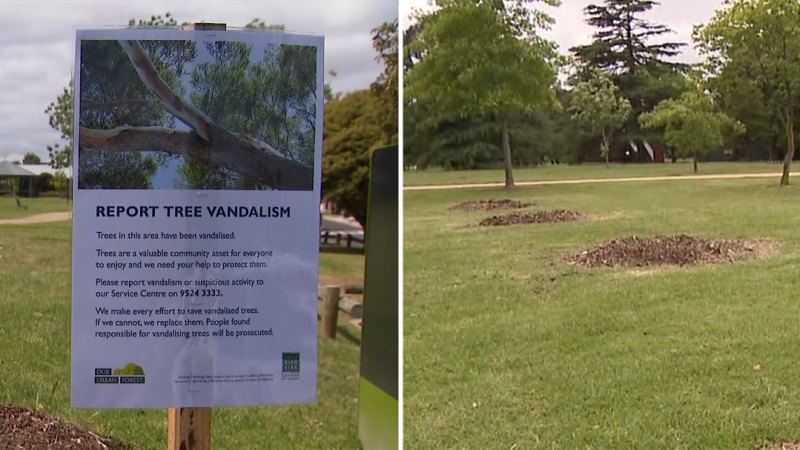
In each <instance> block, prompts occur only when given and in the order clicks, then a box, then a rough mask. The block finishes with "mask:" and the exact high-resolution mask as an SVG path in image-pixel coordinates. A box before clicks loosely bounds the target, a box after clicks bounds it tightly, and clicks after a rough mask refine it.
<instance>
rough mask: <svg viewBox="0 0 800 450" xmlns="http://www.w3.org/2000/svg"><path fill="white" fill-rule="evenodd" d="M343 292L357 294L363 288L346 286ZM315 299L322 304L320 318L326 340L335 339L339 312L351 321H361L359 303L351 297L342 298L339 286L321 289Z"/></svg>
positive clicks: (360, 306)
mask: <svg viewBox="0 0 800 450" xmlns="http://www.w3.org/2000/svg"><path fill="white" fill-rule="evenodd" d="M344 291H345V293H346V294H347V293H358V292H363V288H362V287H361V286H358V285H347V286H346V287H345V289H344ZM317 297H318V299H319V300H320V301H322V302H323V309H322V310H323V313H322V317H321V318H322V330H323V334H324V335H325V337H326V338H328V339H336V326H337V325H338V322H339V312H340V311H341V312H343V313H345V314H347V315H348V316H350V317H351V318H352V319H356V320H357V319H361V314H362V311H363V306H362V304H361V302H358V301H356V300H354V299H353V298H351V297H347V296H343V295H342V288H341V286H325V287H324V288H322V287H321V288H320V289H319V292H318V294H317Z"/></svg>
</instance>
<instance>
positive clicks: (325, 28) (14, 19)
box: [0, 0, 398, 160]
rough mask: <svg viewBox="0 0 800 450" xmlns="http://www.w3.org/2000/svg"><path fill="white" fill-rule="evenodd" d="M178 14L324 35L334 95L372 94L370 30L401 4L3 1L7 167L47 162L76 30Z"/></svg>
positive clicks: (0, 47) (2, 131)
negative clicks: (25, 159)
mask: <svg viewBox="0 0 800 450" xmlns="http://www.w3.org/2000/svg"><path fill="white" fill-rule="evenodd" d="M166 12H170V13H172V15H173V17H175V19H176V20H177V21H178V22H179V23H180V22H222V23H226V24H228V26H229V27H243V26H244V25H245V24H247V22H249V21H250V20H252V19H254V18H260V19H262V20H264V22H266V23H267V24H284V25H285V26H286V29H287V31H292V32H298V33H312V34H321V35H323V36H325V71H326V72H328V71H329V70H334V71H335V72H336V76H335V77H331V76H330V75H327V76H326V79H325V81H326V82H327V83H329V84H331V86H332V88H333V90H334V92H349V91H353V90H358V89H363V88H367V87H368V86H369V84H370V83H371V82H372V81H374V80H375V78H376V77H377V76H378V74H379V73H380V72H381V71H382V66H381V64H380V63H379V62H377V61H376V60H375V56H376V54H375V52H374V51H373V49H372V43H371V36H370V30H371V29H372V28H374V27H376V26H378V25H380V24H381V23H383V22H385V21H390V20H394V19H395V18H397V15H398V4H397V0H294V1H284V0H137V1H127V2H122V1H108V0H60V1H57V0H0V160H2V159H4V158H5V159H9V160H19V159H21V158H22V155H24V154H26V153H28V152H33V153H35V154H37V155H39V157H41V158H42V159H43V160H47V159H48V156H47V145H50V144H52V143H55V142H58V141H59V137H60V134H59V133H58V132H56V131H54V130H53V129H51V128H50V125H49V124H48V117H47V114H45V113H44V111H45V109H46V108H47V105H48V104H50V102H52V101H54V100H55V99H56V97H57V96H58V94H60V93H61V91H62V89H63V87H64V86H66V85H67V84H68V83H69V80H70V77H71V76H72V70H73V64H74V58H75V49H74V30H75V29H76V28H92V27H107V26H120V25H126V24H127V23H128V20H129V19H132V18H135V19H147V18H149V17H150V16H153V15H163V14H164V13H166Z"/></svg>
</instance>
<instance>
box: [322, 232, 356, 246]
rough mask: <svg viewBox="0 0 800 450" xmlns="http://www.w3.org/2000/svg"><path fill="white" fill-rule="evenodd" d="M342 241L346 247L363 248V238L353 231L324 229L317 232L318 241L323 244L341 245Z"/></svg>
mask: <svg viewBox="0 0 800 450" xmlns="http://www.w3.org/2000/svg"><path fill="white" fill-rule="evenodd" d="M342 241H344V245H346V246H347V248H364V238H363V237H362V236H357V235H355V234H353V233H346V232H341V231H334V232H331V231H330V230H324V231H322V232H320V234H319V243H320V244H323V245H337V246H342V244H343V242H342Z"/></svg>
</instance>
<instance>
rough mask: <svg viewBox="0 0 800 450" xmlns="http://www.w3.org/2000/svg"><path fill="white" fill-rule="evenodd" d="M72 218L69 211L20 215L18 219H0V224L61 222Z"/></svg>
mask: <svg viewBox="0 0 800 450" xmlns="http://www.w3.org/2000/svg"><path fill="white" fill-rule="evenodd" d="M71 218H72V213H71V212H69V211H63V212H51V213H44V214H36V215H34V216H28V217H20V218H19V219H0V225H21V224H26V223H45V222H61V221H62V220H69V219H71Z"/></svg>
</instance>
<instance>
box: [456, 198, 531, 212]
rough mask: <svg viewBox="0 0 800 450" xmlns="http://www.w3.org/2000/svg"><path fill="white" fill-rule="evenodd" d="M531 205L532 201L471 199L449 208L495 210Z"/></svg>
mask: <svg viewBox="0 0 800 450" xmlns="http://www.w3.org/2000/svg"><path fill="white" fill-rule="evenodd" d="M529 206H533V203H524V202H521V201H519V200H509V199H503V200H473V201H468V202H463V203H459V204H457V205H455V206H451V207H450V208H449V209H451V210H454V209H457V210H461V211H495V210H498V209H521V208H527V207H529Z"/></svg>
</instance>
